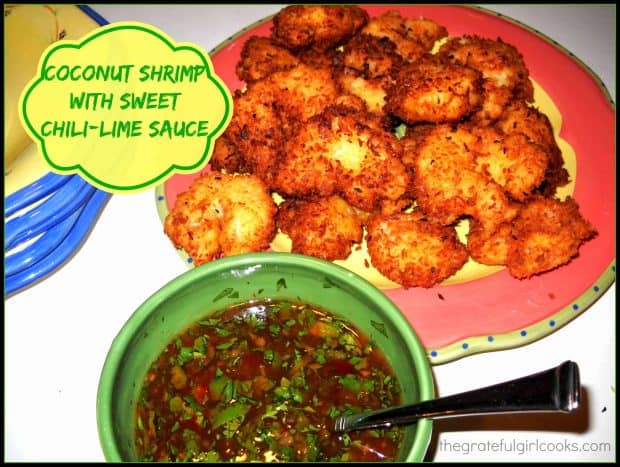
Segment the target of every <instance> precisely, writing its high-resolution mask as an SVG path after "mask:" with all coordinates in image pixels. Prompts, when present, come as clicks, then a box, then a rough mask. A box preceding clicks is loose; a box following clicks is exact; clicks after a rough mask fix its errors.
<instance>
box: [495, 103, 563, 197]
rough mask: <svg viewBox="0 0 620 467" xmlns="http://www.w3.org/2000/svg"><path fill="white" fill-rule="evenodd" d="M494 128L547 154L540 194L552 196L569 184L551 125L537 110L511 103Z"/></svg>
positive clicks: (521, 104) (525, 104)
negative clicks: (527, 139) (542, 149)
mask: <svg viewBox="0 0 620 467" xmlns="http://www.w3.org/2000/svg"><path fill="white" fill-rule="evenodd" d="M496 127H497V128H498V129H499V130H500V131H502V132H504V133H506V134H515V133H519V134H523V135H525V136H527V137H528V138H529V139H530V140H531V141H533V142H535V143H536V144H539V145H540V146H542V147H543V148H544V150H545V151H546V152H547V157H548V160H549V163H548V165H547V172H546V174H545V180H544V182H543V184H542V186H541V188H540V190H539V191H540V192H541V193H542V194H544V195H545V196H553V195H554V194H555V192H556V189H557V188H558V187H561V186H564V185H566V184H567V183H568V182H569V175H568V171H567V170H566V169H565V168H564V159H563V158H562V151H561V150H560V148H559V147H558V144H557V142H556V140H555V136H554V132H553V127H552V126H551V122H550V121H549V118H548V117H547V116H546V115H545V114H543V113H542V112H540V111H539V110H538V109H537V108H536V107H533V106H530V105H528V104H527V103H526V102H525V101H524V100H520V99H517V100H514V101H513V102H511V103H510V104H509V105H508V106H507V107H506V109H505V110H504V112H503V114H502V115H501V117H500V119H499V120H498V121H497V123H496Z"/></svg>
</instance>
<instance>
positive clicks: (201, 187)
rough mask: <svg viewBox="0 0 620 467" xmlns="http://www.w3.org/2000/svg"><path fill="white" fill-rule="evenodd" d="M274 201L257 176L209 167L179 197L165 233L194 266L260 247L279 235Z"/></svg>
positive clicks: (253, 250) (267, 245) (259, 248)
mask: <svg viewBox="0 0 620 467" xmlns="http://www.w3.org/2000/svg"><path fill="white" fill-rule="evenodd" d="M275 214H276V205H275V203H274V201H273V199H272V198H271V195H270V193H269V190H268V189H267V187H266V186H265V184H264V183H263V182H262V181H261V180H260V179H259V178H258V177H256V176H254V175H229V174H223V173H220V172H215V171H211V172H208V173H207V174H205V175H203V176H201V177H200V178H198V179H197V180H195V181H194V182H193V183H192V185H191V186H190V188H189V190H188V191H186V192H183V193H181V194H180V195H179V197H178V198H177V200H176V202H175V205H174V207H173V208H172V210H171V211H170V212H169V213H168V216H167V217H166V220H165V222H164V232H165V233H166V235H168V237H170V239H171V240H172V242H173V244H174V245H175V247H177V248H182V249H183V250H185V252H186V253H187V254H188V255H189V256H190V257H191V258H192V260H193V262H194V264H195V265H197V266H198V265H200V264H203V263H207V262H209V261H212V260H214V259H217V258H220V257H223V256H231V255H236V254H241V253H249V252H255V251H262V250H265V249H267V248H268V247H269V244H270V243H271V241H272V240H273V237H274V235H275V220H274V218H275Z"/></svg>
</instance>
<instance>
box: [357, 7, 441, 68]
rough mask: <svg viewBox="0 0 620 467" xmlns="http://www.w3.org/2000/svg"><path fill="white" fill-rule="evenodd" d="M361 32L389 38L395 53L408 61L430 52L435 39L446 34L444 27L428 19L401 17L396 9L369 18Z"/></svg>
mask: <svg viewBox="0 0 620 467" xmlns="http://www.w3.org/2000/svg"><path fill="white" fill-rule="evenodd" d="M361 32H362V34H369V35H371V36H374V37H377V38H380V39H381V38H385V39H388V40H390V41H391V42H393V43H394V45H395V46H396V49H395V51H396V53H397V54H398V55H400V56H401V57H403V58H404V59H405V60H406V61H408V62H413V61H415V60H417V59H418V58H420V57H422V55H424V54H425V53H426V52H430V50H431V49H432V48H433V44H434V43H435V41H437V40H439V39H441V38H443V37H446V36H447V35H448V31H447V30H446V28H445V27H443V26H441V25H440V24H437V23H435V22H434V21H432V20H430V19H413V18H403V17H402V16H401V15H400V13H398V12H397V11H388V12H387V13H384V14H383V15H380V16H376V17H374V18H371V19H370V21H368V24H367V25H366V26H364V28H363V29H362V31H361Z"/></svg>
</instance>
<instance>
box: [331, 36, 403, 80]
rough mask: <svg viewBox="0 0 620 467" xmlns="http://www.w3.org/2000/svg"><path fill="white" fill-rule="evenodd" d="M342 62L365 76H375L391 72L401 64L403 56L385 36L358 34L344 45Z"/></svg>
mask: <svg viewBox="0 0 620 467" xmlns="http://www.w3.org/2000/svg"><path fill="white" fill-rule="evenodd" d="M342 64H343V65H344V66H345V67H347V68H350V69H352V70H355V71H356V72H357V73H359V74H360V75H361V76H364V77H365V78H376V77H378V76H386V75H389V74H391V73H392V70H394V69H397V68H399V67H400V66H401V65H402V64H403V58H402V57H401V56H400V55H398V53H396V44H394V43H393V42H392V41H391V40H389V39H388V38H387V37H376V36H371V35H370V34H358V35H356V36H355V37H353V39H351V40H350V41H349V42H348V43H346V44H345V45H344V47H343V51H342Z"/></svg>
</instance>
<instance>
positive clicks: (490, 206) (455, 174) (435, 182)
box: [412, 124, 517, 229]
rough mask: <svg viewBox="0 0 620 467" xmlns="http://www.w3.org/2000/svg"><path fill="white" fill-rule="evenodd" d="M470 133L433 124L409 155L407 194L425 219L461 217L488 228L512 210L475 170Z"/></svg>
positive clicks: (497, 188)
mask: <svg viewBox="0 0 620 467" xmlns="http://www.w3.org/2000/svg"><path fill="white" fill-rule="evenodd" d="M476 142H477V139H476V137H475V136H474V135H473V134H472V133H471V132H470V131H468V130H467V129H466V128H464V127H456V128H453V127H452V126H450V125H446V124H443V125H437V126H436V127H435V128H433V129H432V130H431V131H429V132H428V133H427V134H426V135H425V136H424V137H423V138H422V141H421V142H419V144H418V145H417V151H416V153H415V154H414V155H413V161H412V162H413V164H412V167H413V193H414V196H415V199H416V202H417V204H418V206H420V208H421V209H422V210H423V211H424V212H425V213H426V214H427V216H428V217H429V219H430V220H432V221H433V222H438V223H440V224H443V225H450V224H452V223H454V222H456V221H457V220H459V219H460V218H461V217H463V216H472V217H474V218H476V219H478V220H479V221H480V222H482V224H483V225H484V226H485V228H491V229H494V228H495V227H496V226H497V225H499V224H501V223H502V222H506V221H510V220H511V219H512V218H513V217H514V216H515V215H516V212H517V209H516V206H515V205H514V203H513V202H512V201H510V200H509V199H508V197H507V196H506V194H505V192H504V190H503V188H502V187H501V186H500V185H498V184H497V183H496V182H494V181H493V180H492V178H491V177H490V176H489V175H488V174H485V173H483V172H481V171H479V170H478V167H477V163H476V153H475V151H474V150H473V149H472V148H473V147H474V146H475V144H476Z"/></svg>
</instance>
